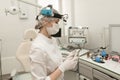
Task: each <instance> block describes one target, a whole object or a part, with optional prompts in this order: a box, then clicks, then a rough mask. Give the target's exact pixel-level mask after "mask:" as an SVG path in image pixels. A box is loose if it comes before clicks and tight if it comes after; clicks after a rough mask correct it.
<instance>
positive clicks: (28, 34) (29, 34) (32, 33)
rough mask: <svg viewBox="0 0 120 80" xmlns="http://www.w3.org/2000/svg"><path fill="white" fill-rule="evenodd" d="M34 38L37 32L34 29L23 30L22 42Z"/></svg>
mask: <svg viewBox="0 0 120 80" xmlns="http://www.w3.org/2000/svg"><path fill="white" fill-rule="evenodd" d="M36 36H37V31H36V30H35V29H32V28H30V29H27V30H25V32H24V36H23V38H24V40H33V39H35V38H36Z"/></svg>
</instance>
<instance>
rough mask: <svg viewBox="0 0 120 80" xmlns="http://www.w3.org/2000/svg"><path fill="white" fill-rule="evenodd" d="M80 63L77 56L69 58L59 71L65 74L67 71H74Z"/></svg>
mask: <svg viewBox="0 0 120 80" xmlns="http://www.w3.org/2000/svg"><path fill="white" fill-rule="evenodd" d="M77 63H78V57H77V56H74V57H71V58H67V59H66V60H65V61H64V62H63V63H62V64H61V65H60V66H59V69H60V70H61V71H62V72H65V71H67V70H73V69H74V68H75V67H76V65H77Z"/></svg>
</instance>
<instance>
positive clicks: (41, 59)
mask: <svg viewBox="0 0 120 80" xmlns="http://www.w3.org/2000/svg"><path fill="white" fill-rule="evenodd" d="M30 60H31V74H32V76H33V80H50V77H49V75H50V74H51V73H52V72H54V71H55V70H56V69H57V68H58V67H59V65H60V64H61V63H62V55H61V53H60V51H59V48H58V45H57V42H56V39H55V38H53V37H52V39H49V38H47V37H46V36H44V35H43V34H41V33H39V34H38V36H37V38H36V39H35V40H34V41H33V42H32V46H31V50H30ZM63 75H64V74H63V73H62V75H61V76H60V77H59V78H58V79H57V80H64V79H63Z"/></svg>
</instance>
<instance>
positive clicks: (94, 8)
mask: <svg viewBox="0 0 120 80" xmlns="http://www.w3.org/2000/svg"><path fill="white" fill-rule="evenodd" d="M74 1H75V2H74V3H75V4H74V5H75V8H74V9H75V13H74V16H75V21H74V22H75V25H76V26H78V25H82V26H88V27H89V33H90V34H89V48H96V47H100V46H101V43H100V42H101V33H102V30H103V27H108V26H109V24H119V23H120V10H119V7H120V4H119V3H120V0H74ZM106 31H107V29H106ZM107 35H108V34H107Z"/></svg>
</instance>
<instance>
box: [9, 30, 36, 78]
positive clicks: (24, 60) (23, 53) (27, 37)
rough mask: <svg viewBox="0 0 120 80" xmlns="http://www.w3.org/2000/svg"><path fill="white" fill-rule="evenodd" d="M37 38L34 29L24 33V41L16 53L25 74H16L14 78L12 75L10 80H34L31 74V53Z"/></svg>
mask: <svg viewBox="0 0 120 80" xmlns="http://www.w3.org/2000/svg"><path fill="white" fill-rule="evenodd" d="M36 36H37V32H36V31H35V30H34V29H27V30H26V31H25V32H24V36H23V41H22V42H21V43H20V45H19V47H18V49H17V52H16V58H17V60H18V61H19V62H20V63H21V65H22V66H23V69H24V72H23V73H18V74H15V75H14V76H13V75H12V76H11V79H10V80H32V78H31V74H30V59H29V51H30V47H31V42H32V40H34V39H35V38H36Z"/></svg>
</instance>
